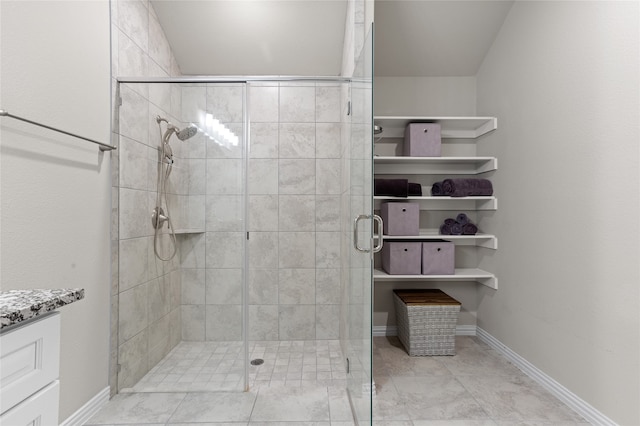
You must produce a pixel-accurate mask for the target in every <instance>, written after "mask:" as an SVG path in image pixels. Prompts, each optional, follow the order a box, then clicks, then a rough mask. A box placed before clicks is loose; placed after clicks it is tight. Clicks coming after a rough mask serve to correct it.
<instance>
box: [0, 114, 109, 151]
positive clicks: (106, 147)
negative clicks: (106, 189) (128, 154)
mask: <svg viewBox="0 0 640 426" xmlns="http://www.w3.org/2000/svg"><path fill="white" fill-rule="evenodd" d="M0 117H9V118H13V119H15V120H20V121H24V122H25V123H29V124H33V125H34V126H39V127H44V128H45V129H49V130H53V131H54V132H58V133H62V134H64V135H68V136H73V137H74V138H78V139H82V140H85V141H87V142H91V143H95V144H96V145H98V146H100V151H111V150H114V149H117V147H115V146H113V145H109V144H106V143H102V142H98V141H96V140H93V139H89V138H85V137H84V136H80V135H76V134H75V133H71V132H67V131H66V130H61V129H58V128H56V127H52V126H47V125H46V124H42V123H38V122H37V121H32V120H29V119H26V118H24V117H20V116H17V115H13V114H11V113H10V112H9V111H7V110H4V109H0Z"/></svg>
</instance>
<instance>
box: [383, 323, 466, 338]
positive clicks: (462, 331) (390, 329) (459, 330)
mask: <svg viewBox="0 0 640 426" xmlns="http://www.w3.org/2000/svg"><path fill="white" fill-rule="evenodd" d="M372 335H373V337H381V336H397V335H398V327H396V326H395V325H389V326H387V325H374V326H373V328H372ZM475 335H476V326H475V325H459V326H457V327H456V336H475Z"/></svg>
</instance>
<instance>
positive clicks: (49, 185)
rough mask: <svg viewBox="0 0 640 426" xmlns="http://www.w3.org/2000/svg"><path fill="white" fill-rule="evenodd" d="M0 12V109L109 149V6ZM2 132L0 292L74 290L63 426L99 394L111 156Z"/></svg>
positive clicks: (65, 335) (77, 143)
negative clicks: (81, 293) (79, 294)
mask: <svg viewBox="0 0 640 426" xmlns="http://www.w3.org/2000/svg"><path fill="white" fill-rule="evenodd" d="M0 8H1V15H2V28H1V31H2V53H1V63H2V71H1V78H2V79H1V99H0V102H1V106H2V108H5V109H7V110H9V111H10V112H12V113H14V114H16V115H21V116H24V117H26V118H30V119H33V120H35V121H41V122H44V123H48V124H50V125H52V126H55V127H59V128H62V129H65V130H68V131H71V132H74V133H78V134H80V135H84V136H86V137H89V138H93V139H97V140H99V141H103V142H107V143H108V142H109V139H110V137H109V119H110V113H109V108H110V81H109V77H110V65H109V2H108V1H91V2H76V1H57V2H51V1H42V2H35V1H2V3H0ZM80 35H81V36H80ZM1 123H2V133H1V159H0V163H1V166H2V182H1V187H2V192H1V197H2V199H1V200H2V201H1V205H2V229H1V248H2V262H1V265H2V275H1V286H2V290H9V289H27V288H72V287H73V288H78V287H79V288H84V289H85V299H84V300H81V301H79V302H76V303H74V304H72V305H69V306H67V307H64V308H62V309H61V310H60V311H61V314H62V338H61V358H60V359H61V365H60V381H61V396H60V419H61V420H64V419H66V418H67V417H69V416H70V415H71V414H72V413H73V412H75V411H76V410H77V409H79V408H80V407H81V406H82V405H83V404H85V403H86V402H87V401H88V400H89V399H91V398H92V397H93V396H95V395H96V394H97V393H98V392H100V391H101V390H103V389H104V388H105V387H107V386H108V382H107V373H108V364H109V267H110V261H109V226H110V202H111V200H110V188H109V186H110V155H111V154H109V153H101V152H100V151H99V150H98V147H97V146H95V145H92V144H89V143H87V142H84V141H82V140H78V139H75V138H71V137H68V136H62V135H59V134H57V133H54V132H51V131H47V130H43V129H39V128H36V127H34V126H31V125H28V124H24V123H20V122H18V121H15V120H11V119H8V118H3V119H2V121H1Z"/></svg>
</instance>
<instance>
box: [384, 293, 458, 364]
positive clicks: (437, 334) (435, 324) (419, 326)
mask: <svg viewBox="0 0 640 426" xmlns="http://www.w3.org/2000/svg"><path fill="white" fill-rule="evenodd" d="M393 301H394V305H395V308H396V322H397V325H398V338H399V339H400V342H401V343H402V345H403V346H404V347H405V349H406V350H407V352H408V353H409V355H410V356H428V355H455V354H456V324H457V323H458V313H459V312H460V302H458V301H457V300H455V299H454V298H452V297H450V296H449V295H447V294H446V293H444V292H443V291H441V290H431V289H429V290H425V289H421V290H394V291H393Z"/></svg>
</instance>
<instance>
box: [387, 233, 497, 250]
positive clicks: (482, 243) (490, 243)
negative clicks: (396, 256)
mask: <svg viewBox="0 0 640 426" xmlns="http://www.w3.org/2000/svg"><path fill="white" fill-rule="evenodd" d="M382 239H383V240H384V241H398V240H402V241H428V240H447V241H451V242H453V243H454V244H456V245H460V246H477V247H484V248H488V249H492V250H497V249H498V239H497V238H496V236H495V235H491V234H482V233H478V234H475V235H442V234H440V233H439V232H438V230H437V229H426V230H424V231H422V232H420V235H383V236H382Z"/></svg>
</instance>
